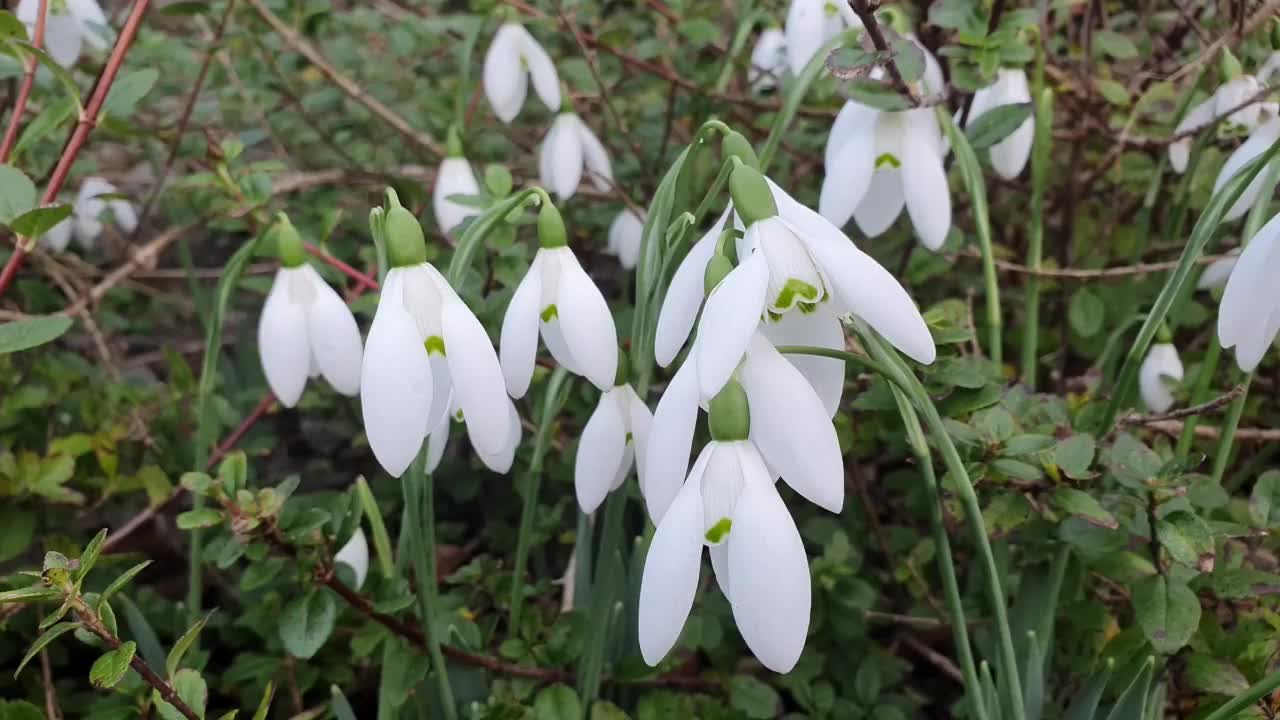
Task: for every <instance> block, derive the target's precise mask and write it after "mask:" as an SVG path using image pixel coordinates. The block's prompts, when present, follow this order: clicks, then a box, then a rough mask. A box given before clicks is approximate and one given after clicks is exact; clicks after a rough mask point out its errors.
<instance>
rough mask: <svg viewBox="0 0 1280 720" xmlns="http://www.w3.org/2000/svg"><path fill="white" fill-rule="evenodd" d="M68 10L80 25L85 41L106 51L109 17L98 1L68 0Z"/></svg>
mask: <svg viewBox="0 0 1280 720" xmlns="http://www.w3.org/2000/svg"><path fill="white" fill-rule="evenodd" d="M67 10H68V11H69V12H70V13H71V16H72V17H74V18H75V19H76V21H77V22H79V23H80V32H81V34H82V35H83V36H84V39H85V41H86V42H88V43H89V44H90V45H92V46H93V47H95V48H97V49H98V50H105V49H106V48H107V37H106V35H105V34H104V33H105V32H106V31H107V30H108V27H107V16H106V13H104V12H102V6H101V5H99V4H98V2H97V0H67Z"/></svg>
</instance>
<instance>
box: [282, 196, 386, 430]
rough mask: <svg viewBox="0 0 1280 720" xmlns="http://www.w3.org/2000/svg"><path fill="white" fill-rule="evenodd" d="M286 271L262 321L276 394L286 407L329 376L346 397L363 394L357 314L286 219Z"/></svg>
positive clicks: (284, 251)
mask: <svg viewBox="0 0 1280 720" xmlns="http://www.w3.org/2000/svg"><path fill="white" fill-rule="evenodd" d="M275 236H276V247H277V251H278V253H279V256H280V261H281V267H280V269H279V270H277V271H276V277H275V281H274V282H272V284H271V291H270V292H269V293H267V302H266V304H265V305H263V306H262V317H261V318H260V319H259V320H258V353H259V356H260V359H261V361H262V372H263V374H265V375H266V376H267V385H269V386H270V387H271V392H272V393H273V394H274V395H275V396H276V399H277V400H279V401H280V404H281V405H284V406H285V407H293V406H294V405H297V404H298V399H299V398H301V397H302V391H303V389H304V388H306V386H307V378H308V377H314V376H316V375H323V376H324V379H325V380H327V381H328V382H329V384H330V385H332V386H333V389H334V390H337V391H338V392H340V393H342V394H343V395H357V394H359V392H360V356H361V346H360V328H359V327H357V326H356V319H355V316H354V315H352V314H351V309H350V308H349V307H347V304H346V303H345V302H343V301H342V298H341V297H340V296H339V295H338V293H337V292H336V291H335V290H334V289H333V288H331V287H329V283H327V282H325V281H324V278H322V277H320V273H318V272H316V269H315V268H313V267H311V265H310V263H308V262H307V261H306V253H305V252H304V250H303V248H302V239H301V238H300V237H298V231H297V230H295V229H294V228H293V225H292V224H291V223H290V222H289V219H288V218H287V217H286V216H284V214H283V213H282V214H281V215H280V221H279V223H278V224H277V225H276V228H275Z"/></svg>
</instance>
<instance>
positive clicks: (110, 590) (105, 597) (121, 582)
mask: <svg viewBox="0 0 1280 720" xmlns="http://www.w3.org/2000/svg"><path fill="white" fill-rule="evenodd" d="M150 564H151V561H150V560H143V561H142V562H140V563H138V564H137V565H134V566H133V567H131V568H129V569H128V570H125V571H124V572H123V573H121V574H120V576H119V577H117V578H116V579H115V580H112V581H111V584H110V585H108V586H107V589H106V590H103V591H102V595H101V596H99V597H98V605H99V606H101V605H102V604H104V603H106V602H107V601H109V600H110V599H111V596H112V595H115V594H116V593H118V592H120V591H121V590H123V589H124V586H125V585H128V584H129V581H131V580H133V578H134V577H136V576H137V574H138V573H140V572H142V571H143V570H144V569H146V567H147V566H148V565H150Z"/></svg>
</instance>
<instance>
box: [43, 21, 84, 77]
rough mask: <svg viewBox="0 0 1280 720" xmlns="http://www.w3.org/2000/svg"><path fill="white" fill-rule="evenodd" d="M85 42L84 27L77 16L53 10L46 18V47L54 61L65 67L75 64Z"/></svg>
mask: <svg viewBox="0 0 1280 720" xmlns="http://www.w3.org/2000/svg"><path fill="white" fill-rule="evenodd" d="M83 42H84V34H83V29H82V28H81V25H80V22H79V21H78V20H76V19H75V18H73V17H71V16H70V15H59V14H56V13H53V12H50V13H49V14H48V16H47V17H46V18H45V24H44V49H45V51H46V52H47V53H49V56H50V57H52V58H53V60H54V62H56V63H58V64H59V65H61V66H62V67H64V68H69V67H71V66H72V65H75V64H76V60H78V59H79V58H80V48H81V46H82V43H83Z"/></svg>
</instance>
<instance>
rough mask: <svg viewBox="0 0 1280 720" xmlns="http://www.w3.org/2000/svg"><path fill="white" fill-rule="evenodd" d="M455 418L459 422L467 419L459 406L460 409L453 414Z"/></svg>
mask: <svg viewBox="0 0 1280 720" xmlns="http://www.w3.org/2000/svg"><path fill="white" fill-rule="evenodd" d="M453 419H454V420H455V421H457V422H462V421H463V420H464V419H465V418H463V417H462V408H458V411H457V412H455V413H454V414H453Z"/></svg>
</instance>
